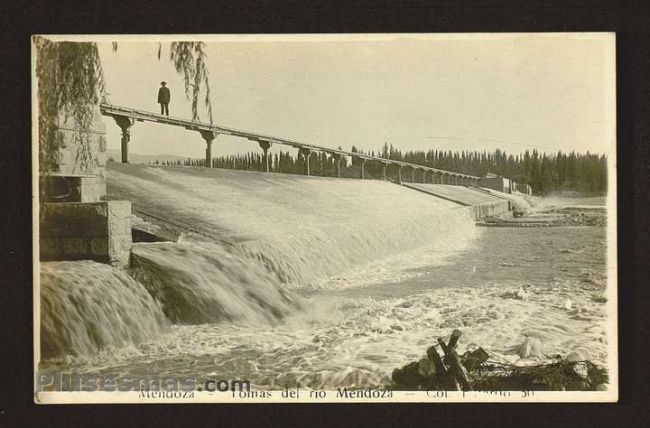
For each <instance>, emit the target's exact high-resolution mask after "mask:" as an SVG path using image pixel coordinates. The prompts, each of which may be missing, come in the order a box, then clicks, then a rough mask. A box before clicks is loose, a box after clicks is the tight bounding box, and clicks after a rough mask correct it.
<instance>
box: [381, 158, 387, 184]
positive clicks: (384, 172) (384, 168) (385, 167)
mask: <svg viewBox="0 0 650 428" xmlns="http://www.w3.org/2000/svg"><path fill="white" fill-rule="evenodd" d="M387 169H388V164H387V163H385V162H384V163H383V164H382V168H381V174H382V177H383V179H384V180H385V179H386V176H387V175H388V174H386V170H387Z"/></svg>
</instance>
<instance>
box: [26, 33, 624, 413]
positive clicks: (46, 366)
mask: <svg viewBox="0 0 650 428" xmlns="http://www.w3.org/2000/svg"><path fill="white" fill-rule="evenodd" d="M615 42H616V37H615V35H614V33H606V32H600V33H464V34H460V33H459V34H399V33H396V34H336V35H334V34H329V35H325V34H302V35H298V34H282V35H277V34H276V35H270V34H269V35H187V34H185V35H137V36H135V35H70V36H66V35H47V34H44V35H35V36H33V37H32V40H31V48H32V113H33V114H32V117H33V121H32V125H33V130H32V147H33V149H32V157H33V159H32V165H33V168H32V180H33V181H32V191H33V198H34V205H33V210H34V211H33V223H34V224H33V227H34V237H33V242H34V290H33V293H34V356H35V360H34V393H35V394H34V400H35V402H36V403H39V404H56V403H147V402H152V403H178V402H181V403H184V402H204V403H247V402H255V403H304V402H313V403H318V402H337V403H361V402H378V403H379V402H426V403H441V402H616V401H617V400H618V396H619V382H618V326H617V297H618V294H617V286H618V285H617V235H616V231H617V212H616V210H617V208H616V200H617V197H616V51H615V46H616V43H615Z"/></svg>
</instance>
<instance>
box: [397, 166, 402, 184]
mask: <svg viewBox="0 0 650 428" xmlns="http://www.w3.org/2000/svg"><path fill="white" fill-rule="evenodd" d="M397 181H398V182H399V184H400V186H401V185H402V165H400V166H399V168H397Z"/></svg>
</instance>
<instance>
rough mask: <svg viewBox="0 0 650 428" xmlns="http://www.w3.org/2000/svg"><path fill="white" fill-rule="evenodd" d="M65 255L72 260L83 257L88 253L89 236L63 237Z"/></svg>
mask: <svg viewBox="0 0 650 428" xmlns="http://www.w3.org/2000/svg"><path fill="white" fill-rule="evenodd" d="M62 242H63V255H64V256H65V257H67V258H70V259H72V260H76V259H81V258H83V257H84V256H85V255H86V254H87V253H88V239H87V238H70V237H65V238H62Z"/></svg>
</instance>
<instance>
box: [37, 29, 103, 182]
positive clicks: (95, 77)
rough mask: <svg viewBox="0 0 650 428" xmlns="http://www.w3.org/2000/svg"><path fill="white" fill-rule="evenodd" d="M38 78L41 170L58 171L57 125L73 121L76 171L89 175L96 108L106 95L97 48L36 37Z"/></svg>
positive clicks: (58, 140)
mask: <svg viewBox="0 0 650 428" xmlns="http://www.w3.org/2000/svg"><path fill="white" fill-rule="evenodd" d="M34 45H35V47H36V51H37V60H36V77H37V79H38V93H37V94H38V108H39V116H38V121H39V128H38V129H39V160H40V169H41V170H42V171H47V172H55V171H57V170H58V168H59V165H58V159H57V155H58V146H59V144H60V143H61V141H60V139H61V135H60V134H58V133H57V124H58V121H59V120H60V119H63V120H64V121H66V120H68V119H69V118H72V119H73V120H74V123H75V128H76V131H75V137H74V138H75V140H76V141H77V142H78V143H79V144H78V150H77V152H76V154H75V163H74V166H73V168H74V172H75V173H84V172H89V171H90V169H91V168H92V163H93V158H92V155H91V150H90V141H89V138H88V131H89V130H90V127H91V125H92V121H93V114H94V106H95V105H96V104H97V103H98V102H99V100H100V99H101V98H102V97H103V95H104V94H105V83H104V73H103V71H102V66H101V61H100V59H99V53H98V50H97V45H96V44H95V43H89V42H82V43H80V42H53V41H51V40H48V39H46V38H44V37H35V39H34Z"/></svg>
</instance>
